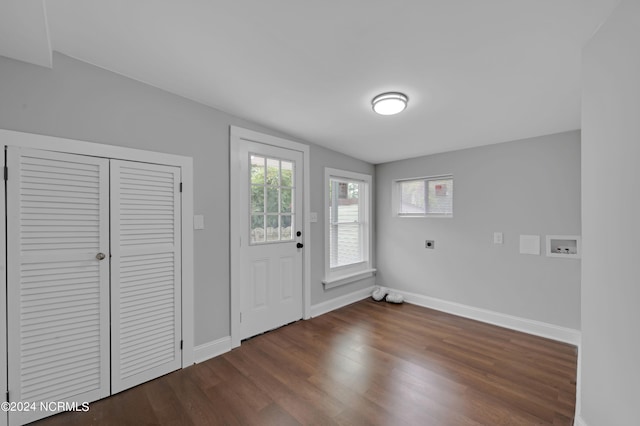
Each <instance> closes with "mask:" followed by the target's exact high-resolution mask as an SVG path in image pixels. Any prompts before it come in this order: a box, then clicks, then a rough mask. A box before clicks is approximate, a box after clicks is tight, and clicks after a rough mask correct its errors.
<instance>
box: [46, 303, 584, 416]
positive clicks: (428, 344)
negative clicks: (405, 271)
mask: <svg viewBox="0 0 640 426" xmlns="http://www.w3.org/2000/svg"><path fill="white" fill-rule="evenodd" d="M575 380H576V348H575V347H573V346H570V345H567V344H563V343H559V342H555V341H552V340H547V339H543V338H539V337H534V336H530V335H527V334H523V333H519V332H515V331H511V330H507V329H503V328H499V327H495V326H491V325H487V324H483V323H480V322H476V321H472V320H468V319H464V318H460V317H456V316H453V315H448V314H445V313H442V312H438V311H434V310H430V309H425V308H421V307H417V306H413V305H409V304H404V305H391V304H388V303H385V302H380V303H376V302H373V301H372V300H364V301H361V302H358V303H355V304H353V305H350V306H347V307H344V308H342V309H339V310H336V311H333V312H330V313H328V314H325V315H322V316H320V317H318V318H314V319H312V320H309V321H299V322H297V323H294V324H291V325H288V326H286V327H282V328H280V329H278V330H274V331H271V332H269V333H266V334H263V335H261V336H257V337H255V338H253V339H250V340H248V341H245V342H243V343H242V346H241V347H240V348H238V349H234V350H233V351H231V352H229V353H226V354H224V355H221V356H219V357H217V358H214V359H211V360H209V361H206V362H203V363H201V364H197V365H194V366H192V367H189V368H186V369H183V370H180V371H177V372H174V373H171V374H168V375H166V376H164V377H161V378H159V379H156V380H153V381H151V382H148V383H145V384H143V385H140V386H138V387H136V388H133V389H129V390H127V391H125V392H122V393H120V394H117V395H114V396H112V397H109V398H106V399H103V400H101V401H97V402H94V403H91V404H90V410H89V412H87V413H62V414H58V415H56V416H53V417H50V418H48V419H45V420H42V421H40V422H38V423H37V424H38V425H39V426H54V425H90V424H96V425H145V424H146V425H298V424H305V425H307V424H322V425H333V424H340V425H366V424H371V425H402V424H404V425H491V426H494V425H538V424H544V425H571V424H572V419H573V413H574V404H575Z"/></svg>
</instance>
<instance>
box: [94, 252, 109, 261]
mask: <svg viewBox="0 0 640 426" xmlns="http://www.w3.org/2000/svg"><path fill="white" fill-rule="evenodd" d="M105 257H107V256H105V254H104V253H98V254H96V259H98V260H102V259H104V258H105Z"/></svg>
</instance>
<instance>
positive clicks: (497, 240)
mask: <svg viewBox="0 0 640 426" xmlns="http://www.w3.org/2000/svg"><path fill="white" fill-rule="evenodd" d="M503 241H504V240H503V238H502V232H494V233H493V244H502V242H503Z"/></svg>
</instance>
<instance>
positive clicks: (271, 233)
mask: <svg viewBox="0 0 640 426" xmlns="http://www.w3.org/2000/svg"><path fill="white" fill-rule="evenodd" d="M279 219H280V218H279V217H278V216H277V215H275V216H272V215H269V216H267V241H278V240H279V239H280V229H279V228H280V225H279Z"/></svg>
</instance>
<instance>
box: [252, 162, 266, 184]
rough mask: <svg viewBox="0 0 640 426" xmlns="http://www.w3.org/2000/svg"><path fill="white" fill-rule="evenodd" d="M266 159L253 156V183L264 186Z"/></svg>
mask: <svg viewBox="0 0 640 426" xmlns="http://www.w3.org/2000/svg"><path fill="white" fill-rule="evenodd" d="M264 161H265V158H264V157H260V156H258V155H251V183H253V184H259V185H264Z"/></svg>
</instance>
